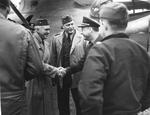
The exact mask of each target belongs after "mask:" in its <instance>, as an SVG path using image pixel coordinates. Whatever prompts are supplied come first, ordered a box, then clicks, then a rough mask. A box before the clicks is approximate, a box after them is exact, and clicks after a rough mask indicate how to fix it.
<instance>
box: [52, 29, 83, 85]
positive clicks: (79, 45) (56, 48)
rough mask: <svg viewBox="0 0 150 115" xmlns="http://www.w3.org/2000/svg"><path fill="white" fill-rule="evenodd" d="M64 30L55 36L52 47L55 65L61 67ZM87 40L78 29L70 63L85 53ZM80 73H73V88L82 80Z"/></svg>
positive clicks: (73, 42) (75, 61) (76, 60)
mask: <svg viewBox="0 0 150 115" xmlns="http://www.w3.org/2000/svg"><path fill="white" fill-rule="evenodd" d="M63 36H64V32H61V33H60V34H57V35H55V36H54V38H53V41H52V47H51V59H50V60H53V61H51V62H53V65H55V66H57V67H59V66H61V49H62V41H63ZM85 47H86V42H85V40H84V39H83V36H82V35H81V34H80V33H79V32H78V31H76V33H75V35H74V38H73V41H72V46H71V50H70V65H73V64H76V63H77V62H78V61H79V60H80V59H81V58H82V57H83V56H84V54H85ZM80 73H81V72H78V73H76V74H74V75H72V88H76V87H77V85H78V82H79V80H80Z"/></svg>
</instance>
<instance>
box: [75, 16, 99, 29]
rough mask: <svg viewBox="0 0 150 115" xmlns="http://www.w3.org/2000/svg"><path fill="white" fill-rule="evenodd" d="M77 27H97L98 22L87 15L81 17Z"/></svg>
mask: <svg viewBox="0 0 150 115" xmlns="http://www.w3.org/2000/svg"><path fill="white" fill-rule="evenodd" d="M78 27H95V28H99V27H100V24H99V23H98V22H96V21H95V20H93V19H90V18H88V17H83V20H82V24H81V25H79V26H78Z"/></svg>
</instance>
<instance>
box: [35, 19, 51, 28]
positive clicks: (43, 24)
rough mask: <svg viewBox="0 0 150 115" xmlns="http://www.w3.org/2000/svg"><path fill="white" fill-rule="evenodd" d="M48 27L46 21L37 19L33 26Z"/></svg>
mask: <svg viewBox="0 0 150 115" xmlns="http://www.w3.org/2000/svg"><path fill="white" fill-rule="evenodd" d="M46 25H49V23H48V20H47V19H37V20H36V22H35V26H46Z"/></svg>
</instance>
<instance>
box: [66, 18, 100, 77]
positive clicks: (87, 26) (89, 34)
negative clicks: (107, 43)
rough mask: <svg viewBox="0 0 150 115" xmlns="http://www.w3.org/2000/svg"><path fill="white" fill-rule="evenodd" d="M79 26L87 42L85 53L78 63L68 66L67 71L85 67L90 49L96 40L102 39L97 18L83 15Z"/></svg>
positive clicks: (79, 69) (74, 71)
mask: <svg viewBox="0 0 150 115" xmlns="http://www.w3.org/2000/svg"><path fill="white" fill-rule="evenodd" d="M78 27H79V28H81V34H82V35H83V36H84V39H85V40H86V41H87V44H86V47H85V55H84V56H83V57H82V58H81V59H80V60H79V61H78V63H76V64H74V65H71V66H70V67H68V68H67V73H70V74H74V73H76V72H79V71H81V70H82V69H83V65H84V62H85V59H86V57H87V55H88V52H89V50H90V49H91V47H92V46H93V45H94V44H95V43H96V42H98V41H100V40H102V37H101V36H100V35H99V27H100V25H99V23H98V22H96V21H95V20H93V19H91V18H88V17H83V20H82V23H81V25H79V26H78Z"/></svg>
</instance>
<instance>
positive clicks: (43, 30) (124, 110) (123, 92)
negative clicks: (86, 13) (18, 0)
mask: <svg viewBox="0 0 150 115" xmlns="http://www.w3.org/2000/svg"><path fill="white" fill-rule="evenodd" d="M9 5H10V1H9V0H1V1H0V91H1V111H2V115H54V114H57V113H55V112H53V110H52V109H51V108H52V104H51V102H52V100H50V98H49V96H50V95H49V93H50V91H51V90H50V89H51V86H52V85H53V84H55V83H56V84H57V104H58V105H57V106H58V109H59V115H70V103H69V100H70V93H69V92H71V94H72V98H73V100H74V103H75V108H76V114H77V115H137V114H140V115H141V114H143V113H142V112H141V111H144V110H146V109H148V108H149V107H150V57H149V55H148V53H147V51H146V50H145V49H144V48H143V47H142V46H141V45H140V44H138V43H137V42H135V41H133V40H131V39H129V38H130V37H129V36H128V35H127V34H126V33H125V30H126V27H127V24H128V19H129V16H128V10H127V8H126V6H125V5H123V4H121V3H113V2H110V1H109V0H108V3H107V1H105V3H103V5H101V9H100V12H99V17H100V19H99V23H98V22H96V21H95V20H93V19H90V18H88V17H83V20H82V23H81V24H80V25H79V26H78V27H79V28H80V30H81V32H79V30H78V29H76V28H75V24H74V21H73V19H72V18H71V17H70V16H65V17H64V18H62V29H63V31H62V32H61V33H59V34H56V35H55V36H54V38H53V39H52V40H51V43H48V42H47V41H46V39H47V38H48V35H49V33H50V25H49V23H48V20H47V19H38V20H37V21H36V23H35V27H34V29H35V31H34V32H33V33H31V32H30V31H29V30H27V29H26V28H24V27H23V26H21V25H19V24H16V23H14V22H11V21H9V20H7V19H6V18H7V15H8V13H9V11H10V7H9ZM81 71H82V72H81ZM54 82H55V83H54ZM25 83H26V84H25ZM140 112H141V113H140ZM146 114H149V113H146Z"/></svg>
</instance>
